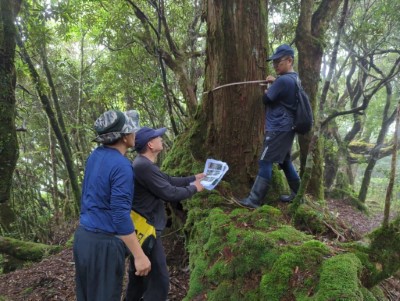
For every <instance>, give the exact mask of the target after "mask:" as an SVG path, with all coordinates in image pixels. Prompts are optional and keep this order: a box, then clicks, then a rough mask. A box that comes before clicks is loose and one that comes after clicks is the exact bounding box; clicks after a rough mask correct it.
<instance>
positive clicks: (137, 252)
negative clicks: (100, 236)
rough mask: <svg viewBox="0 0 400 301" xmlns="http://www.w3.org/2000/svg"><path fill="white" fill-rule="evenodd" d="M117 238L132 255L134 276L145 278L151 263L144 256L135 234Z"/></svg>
mask: <svg viewBox="0 0 400 301" xmlns="http://www.w3.org/2000/svg"><path fill="white" fill-rule="evenodd" d="M118 237H119V238H120V239H121V240H122V241H123V242H124V243H125V245H126V246H127V247H128V249H129V251H131V253H132V255H133V258H134V262H135V269H136V272H135V275H137V276H147V274H148V273H149V272H150V270H151V263H150V260H149V258H148V257H147V256H146V255H145V254H144V252H143V250H142V247H141V246H140V244H139V241H138V239H137V237H136V233H135V232H133V233H131V234H128V235H119V236H118Z"/></svg>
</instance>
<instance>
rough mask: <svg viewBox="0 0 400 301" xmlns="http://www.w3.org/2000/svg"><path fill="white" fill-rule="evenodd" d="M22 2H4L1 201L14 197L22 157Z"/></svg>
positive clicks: (0, 19) (0, 15)
mask: <svg viewBox="0 0 400 301" xmlns="http://www.w3.org/2000/svg"><path fill="white" fill-rule="evenodd" d="M20 5H21V1H12V0H2V1H1V2H0V11H1V12H0V91H1V92H0V125H1V131H0V203H5V202H6V201H7V200H8V199H9V198H10V188H11V182H12V175H13V172H14V168H15V165H16V163H17V159H18V141H17V134H16V129H15V83H16V74H15V66H14V58H15V33H16V31H15V25H14V21H15V18H16V16H17V14H18V12H19V8H20Z"/></svg>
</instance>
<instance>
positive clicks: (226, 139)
mask: <svg viewBox="0 0 400 301" xmlns="http://www.w3.org/2000/svg"><path fill="white" fill-rule="evenodd" d="M262 2H263V1H254V0H251V1H249V0H233V1H222V0H216V1H212V0H209V1H207V8H206V10H207V11H206V18H207V24H208V28H207V47H206V54H207V59H206V70H205V78H206V80H205V84H204V86H205V87H204V90H205V91H210V90H212V89H213V88H215V87H217V86H220V85H224V84H228V83H233V82H239V81H252V80H259V79H263V78H264V76H265V49H264V44H265V42H264V37H265V32H264V22H265V21H266V17H265V12H266V8H265V7H264V5H265V3H262ZM262 93H263V88H261V87H260V86H259V85H237V86H231V87H226V88H222V89H218V90H217V91H215V92H209V93H206V94H205V95H204V97H203V103H202V112H201V113H202V114H203V118H204V123H203V124H204V129H203V131H206V132H207V137H206V143H205V146H206V150H207V152H208V155H211V156H213V157H214V158H215V159H219V160H223V161H226V162H227V163H228V165H229V167H230V170H229V172H228V174H227V178H229V181H230V182H231V183H232V188H233V189H234V190H236V191H239V190H240V189H241V188H244V187H246V190H247V189H248V186H249V183H251V182H252V181H253V179H252V177H253V176H254V169H255V168H256V167H257V163H256V162H257V159H258V156H259V151H260V147H261V145H262V139H263V127H264V106H263V104H262V101H261V97H262Z"/></svg>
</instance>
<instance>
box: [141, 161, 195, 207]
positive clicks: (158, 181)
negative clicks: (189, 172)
mask: <svg viewBox="0 0 400 301" xmlns="http://www.w3.org/2000/svg"><path fill="white" fill-rule="evenodd" d="M140 178H141V182H142V184H143V185H144V186H145V187H147V188H148V189H149V191H150V192H151V193H153V194H154V195H155V196H157V197H158V198H160V199H162V200H164V201H166V202H179V201H182V200H184V199H187V198H189V197H191V196H192V195H194V194H195V193H196V192H197V189H196V186H194V185H190V184H189V183H190V177H186V178H181V179H179V178H175V179H174V180H172V181H171V179H173V178H172V177H170V176H168V175H167V174H165V173H163V172H162V171H161V170H160V169H159V168H158V166H156V165H152V166H151V167H150V168H147V169H146V170H142V174H141V176H140ZM178 179H179V180H178ZM188 181H189V182H188ZM171 182H172V183H171ZM173 183H177V184H186V185H185V186H183V187H179V186H177V185H174V184H173Z"/></svg>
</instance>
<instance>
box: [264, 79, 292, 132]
mask: <svg viewBox="0 0 400 301" xmlns="http://www.w3.org/2000/svg"><path fill="white" fill-rule="evenodd" d="M296 77H297V73H296V72H290V73H286V74H283V75H281V76H279V77H278V78H277V79H276V80H275V81H274V82H273V83H272V85H271V87H269V89H268V90H267V93H264V95H263V103H264V104H265V105H266V117H265V119H266V120H265V131H269V132H275V131H280V132H288V131H291V130H292V127H293V120H294V112H295V110H296V82H295V79H296Z"/></svg>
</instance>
